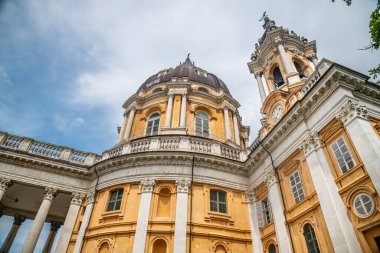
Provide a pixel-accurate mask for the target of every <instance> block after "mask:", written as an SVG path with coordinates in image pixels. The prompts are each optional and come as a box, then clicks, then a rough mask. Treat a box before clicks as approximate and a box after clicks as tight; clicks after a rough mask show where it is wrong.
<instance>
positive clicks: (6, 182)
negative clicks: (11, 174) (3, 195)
mask: <svg viewBox="0 0 380 253" xmlns="http://www.w3.org/2000/svg"><path fill="white" fill-rule="evenodd" d="M12 184H13V183H12V180H11V179H10V178H7V177H0V190H1V191H5V190H6V189H8V188H9V187H11V186H12Z"/></svg>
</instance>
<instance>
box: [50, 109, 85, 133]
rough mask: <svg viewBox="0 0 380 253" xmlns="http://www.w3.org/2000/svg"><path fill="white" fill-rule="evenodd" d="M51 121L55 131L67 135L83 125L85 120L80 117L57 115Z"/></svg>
mask: <svg viewBox="0 0 380 253" xmlns="http://www.w3.org/2000/svg"><path fill="white" fill-rule="evenodd" d="M53 119H54V125H55V127H56V128H57V130H58V131H60V132H62V133H64V134H69V133H71V132H72V131H73V130H74V129H75V128H78V127H81V126H82V125H83V124H85V120H84V119H83V118H81V117H67V116H63V115H61V114H58V113H56V114H54V117H53Z"/></svg>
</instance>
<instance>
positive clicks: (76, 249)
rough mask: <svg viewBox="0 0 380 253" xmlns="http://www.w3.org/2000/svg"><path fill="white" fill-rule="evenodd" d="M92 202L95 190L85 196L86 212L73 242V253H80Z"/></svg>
mask: <svg viewBox="0 0 380 253" xmlns="http://www.w3.org/2000/svg"><path fill="white" fill-rule="evenodd" d="M94 201H95V190H93V191H90V192H89V193H88V194H87V206H86V210H85V211H84V215H83V219H82V225H81V226H80V228H79V232H78V235H77V241H76V242H75V246H74V250H73V253H80V252H81V250H82V245H83V237H84V234H85V233H86V229H87V226H88V223H89V222H90V217H91V212H92V208H93V207H94ZM62 232H63V231H62Z"/></svg>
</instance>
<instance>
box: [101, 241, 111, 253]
mask: <svg viewBox="0 0 380 253" xmlns="http://www.w3.org/2000/svg"><path fill="white" fill-rule="evenodd" d="M108 252H110V249H109V246H108V243H107V242H103V243H102V245H100V247H99V253H108Z"/></svg>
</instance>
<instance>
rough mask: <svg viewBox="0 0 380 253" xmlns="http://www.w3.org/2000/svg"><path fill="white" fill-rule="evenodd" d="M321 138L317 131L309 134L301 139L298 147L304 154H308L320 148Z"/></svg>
mask: <svg viewBox="0 0 380 253" xmlns="http://www.w3.org/2000/svg"><path fill="white" fill-rule="evenodd" d="M321 147H322V145H321V140H320V139H319V135H318V133H317V132H314V133H311V134H309V135H308V136H307V137H306V138H305V139H304V140H303V141H302V144H301V146H300V149H302V150H303V152H304V153H305V156H308V155H309V154H310V153H311V152H313V151H315V150H318V149H319V148H321Z"/></svg>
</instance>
